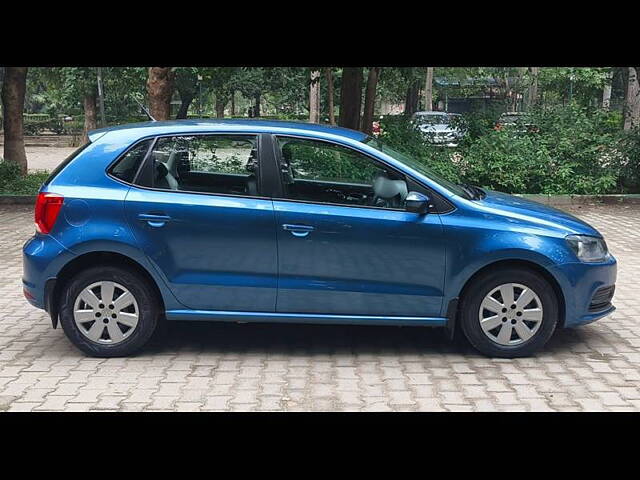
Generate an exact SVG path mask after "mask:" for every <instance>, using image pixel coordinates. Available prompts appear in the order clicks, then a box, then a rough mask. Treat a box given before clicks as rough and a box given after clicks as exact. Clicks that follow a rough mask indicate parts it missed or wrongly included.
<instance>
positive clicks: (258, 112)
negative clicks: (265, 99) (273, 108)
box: [253, 93, 262, 117]
mask: <svg viewBox="0 0 640 480" xmlns="http://www.w3.org/2000/svg"><path fill="white" fill-rule="evenodd" d="M261 99H262V95H261V94H259V93H258V94H256V106H255V109H254V111H253V116H254V117H259V116H260V100H261Z"/></svg>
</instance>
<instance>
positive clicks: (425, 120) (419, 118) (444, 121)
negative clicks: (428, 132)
mask: <svg viewBox="0 0 640 480" xmlns="http://www.w3.org/2000/svg"><path fill="white" fill-rule="evenodd" d="M415 119H416V122H418V123H421V124H424V125H449V123H451V121H450V119H449V116H447V115H416V117H415Z"/></svg>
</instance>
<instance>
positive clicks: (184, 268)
mask: <svg viewBox="0 0 640 480" xmlns="http://www.w3.org/2000/svg"><path fill="white" fill-rule="evenodd" d="M125 203H126V207H125V208H126V216H127V220H128V222H129V227H130V228H131V230H132V231H133V234H134V236H135V238H136V240H137V242H138V246H139V248H140V249H141V250H143V251H144V252H145V254H146V255H147V256H148V257H149V260H150V261H151V262H152V263H153V264H154V265H156V266H157V268H158V269H159V270H161V271H162V273H163V274H164V276H165V277H166V278H167V279H168V282H169V286H170V288H171V290H172V291H173V292H174V294H175V296H176V298H178V299H179V301H180V302H181V303H182V304H183V305H185V306H186V307H188V308H194V309H206V308H211V306H212V305H215V306H216V307H217V308H218V309H221V310H247V311H265V312H270V311H274V310H275V302H276V289H277V276H278V270H277V246H276V242H275V236H276V232H275V223H274V214H273V203H272V201H271V200H269V199H259V198H242V197H231V196H228V197H227V196H217V195H203V194H197V193H187V192H166V191H154V190H149V189H142V188H138V187H132V188H131V190H130V191H129V194H128V196H127V199H126V202H125ZM145 214H161V215H167V216H169V217H171V219H170V221H168V222H167V223H166V224H164V225H159V226H154V222H148V221H145V220H141V219H140V218H139V216H140V215H145Z"/></svg>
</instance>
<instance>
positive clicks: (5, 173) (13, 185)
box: [0, 158, 49, 195]
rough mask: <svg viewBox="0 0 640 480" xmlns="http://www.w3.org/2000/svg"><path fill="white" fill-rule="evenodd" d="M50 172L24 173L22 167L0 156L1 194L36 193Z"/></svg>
mask: <svg viewBox="0 0 640 480" xmlns="http://www.w3.org/2000/svg"><path fill="white" fill-rule="evenodd" d="M48 176H49V173H47V172H38V173H30V174H28V175H22V174H21V173H20V167H18V165H16V164H15V163H13V162H6V161H4V160H2V158H0V195H2V194H4V195H36V194H37V193H38V190H40V186H41V185H42V183H43V182H44V181H45V180H46V179H47V177H48Z"/></svg>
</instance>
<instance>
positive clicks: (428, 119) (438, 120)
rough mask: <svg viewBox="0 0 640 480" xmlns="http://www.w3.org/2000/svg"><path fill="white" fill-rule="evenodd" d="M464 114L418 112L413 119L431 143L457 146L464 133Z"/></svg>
mask: <svg viewBox="0 0 640 480" xmlns="http://www.w3.org/2000/svg"><path fill="white" fill-rule="evenodd" d="M461 119H462V115H460V114H458V113H447V112H416V113H414V114H413V116H412V118H411V121H412V122H413V123H414V124H415V125H416V126H417V127H418V129H419V130H420V131H421V132H422V133H423V134H424V135H425V137H426V139H427V141H428V142H429V143H433V144H435V145H442V146H447V147H457V146H458V142H459V141H460V140H461V139H462V137H463V135H464V130H463V129H462V128H461V122H460V121H461Z"/></svg>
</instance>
